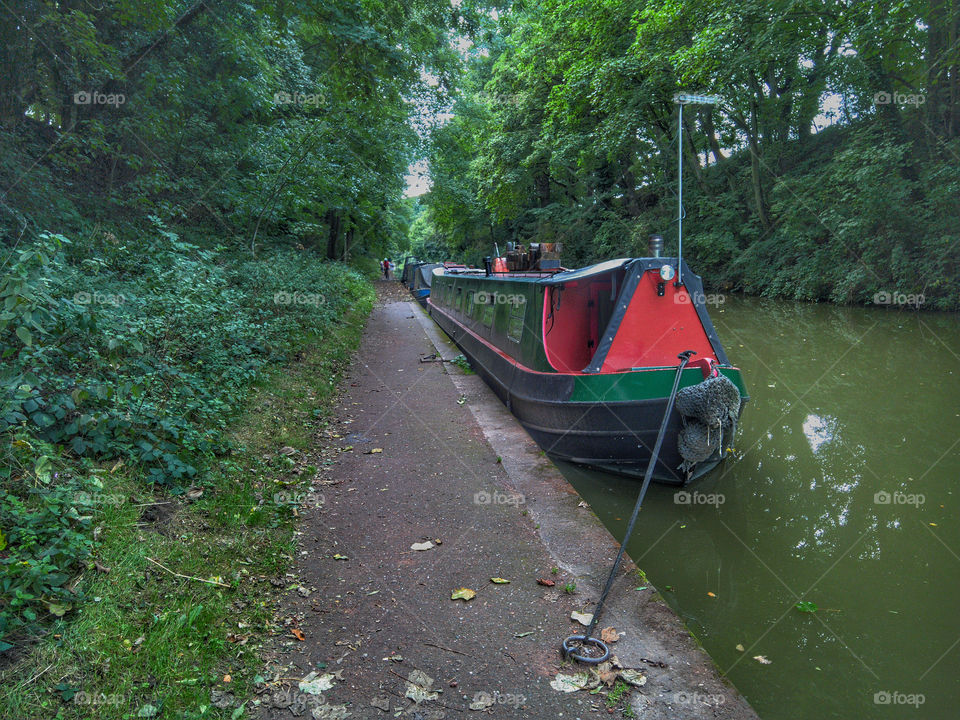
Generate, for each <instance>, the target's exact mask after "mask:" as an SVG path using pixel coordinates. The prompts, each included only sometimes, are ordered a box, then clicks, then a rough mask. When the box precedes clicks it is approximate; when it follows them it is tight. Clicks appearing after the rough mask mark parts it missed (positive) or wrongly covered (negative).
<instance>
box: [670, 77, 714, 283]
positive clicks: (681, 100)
mask: <svg viewBox="0 0 960 720" xmlns="http://www.w3.org/2000/svg"><path fill="white" fill-rule="evenodd" d="M719 100H720V99H719V98H716V97H713V96H712V95H683V94H681V95H674V97H673V101H674V102H675V103H677V104H678V105H679V106H680V114H679V120H678V123H677V124H678V128H677V282H676V283H674V285H676V286H677V287H679V286H680V285H682V284H683V106H684V105H693V104H698V105H714V104H715V103H717V102H719Z"/></svg>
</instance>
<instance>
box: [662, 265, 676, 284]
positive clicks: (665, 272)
mask: <svg viewBox="0 0 960 720" xmlns="http://www.w3.org/2000/svg"><path fill="white" fill-rule="evenodd" d="M673 275H674V273H673V267H672V266H671V265H664V266H663V267H661V268H660V279H661V280H663V281H664V282H670V281H671V280H673Z"/></svg>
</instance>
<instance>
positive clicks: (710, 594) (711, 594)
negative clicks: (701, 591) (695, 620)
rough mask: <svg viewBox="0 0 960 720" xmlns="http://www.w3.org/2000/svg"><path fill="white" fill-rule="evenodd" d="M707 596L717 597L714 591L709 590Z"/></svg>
mask: <svg viewBox="0 0 960 720" xmlns="http://www.w3.org/2000/svg"><path fill="white" fill-rule="evenodd" d="M707 596H708V597H712V598H715V597H716V595H714V594H713V593H712V592H708V593H707Z"/></svg>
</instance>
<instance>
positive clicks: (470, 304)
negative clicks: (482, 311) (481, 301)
mask: <svg viewBox="0 0 960 720" xmlns="http://www.w3.org/2000/svg"><path fill="white" fill-rule="evenodd" d="M476 297H477V291H476V290H472V291H470V292H468V293H467V309H466V310H465V311H464V312H465V314H466V315H467V317H473V305H474V302H475V301H476Z"/></svg>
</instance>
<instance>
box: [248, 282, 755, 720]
mask: <svg viewBox="0 0 960 720" xmlns="http://www.w3.org/2000/svg"><path fill="white" fill-rule="evenodd" d="M378 293H379V296H380V302H379V303H378V306H377V307H376V308H375V309H374V311H373V314H372V316H371V318H370V321H369V324H368V327H367V330H366V334H365V336H364V341H363V344H362V347H361V352H360V355H359V357H358V359H357V361H356V365H355V367H354V370H353V372H352V373H351V374H350V377H349V379H348V380H347V382H346V384H345V389H344V393H343V396H342V398H341V401H340V405H339V413H338V417H337V420H336V422H335V424H334V426H333V430H334V432H335V433H336V434H339V435H340V436H341V437H340V438H334V439H333V442H334V443H337V444H339V446H340V447H347V446H352V450H348V451H345V452H342V453H340V454H339V460H338V464H337V466H336V470H335V472H334V473H333V475H334V477H335V478H336V479H337V480H342V482H340V483H339V484H337V485H334V486H328V487H322V488H317V490H318V491H319V492H320V493H322V496H323V502H322V505H321V506H320V507H318V508H314V509H311V510H308V511H307V514H306V517H305V519H304V522H303V526H302V531H303V534H302V536H301V538H300V555H299V558H298V560H299V563H300V567H299V568H298V572H299V575H298V578H297V580H296V581H295V582H294V583H293V584H295V585H298V586H299V589H298V590H295V591H291V592H290V593H289V594H288V595H289V597H288V599H287V600H286V601H285V606H284V608H283V609H282V613H281V614H282V616H284V617H287V618H289V625H290V628H291V632H290V634H289V635H287V636H286V638H285V639H283V640H278V643H277V648H276V662H275V664H274V665H273V666H272V667H271V668H270V670H269V677H268V678H267V679H268V681H273V682H272V683H270V685H269V688H270V689H269V690H267V691H265V692H264V693H263V694H262V695H260V698H259V699H260V701H261V703H260V707H261V717H263V718H270V719H275V720H280V719H281V718H282V719H287V718H290V717H293V716H296V715H302V716H305V717H311V715H312V716H313V717H316V718H345V717H354V718H387V717H389V716H402V717H411V718H423V719H425V720H426V719H428V718H440V717H449V718H456V717H470V716H480V715H481V714H483V713H486V714H492V715H493V716H495V717H501V718H513V717H516V718H530V717H534V718H586V717H599V716H601V715H602V716H603V717H609V716H610V714H611V713H614V714H615V715H617V716H620V715H621V714H622V713H623V711H624V709H625V708H626V707H627V706H626V704H621V705H619V706H618V707H617V708H616V709H608V707H607V705H606V702H605V701H606V698H605V697H604V695H602V694H590V693H589V692H586V691H577V692H570V693H564V692H560V691H558V690H556V689H554V688H553V687H551V684H550V683H551V681H554V680H555V677H556V675H557V673H558V672H561V673H565V674H566V673H574V672H577V671H578V670H582V668H578V667H573V666H570V665H569V664H567V665H565V666H563V667H561V657H560V654H559V652H558V646H559V643H560V641H561V639H562V638H564V637H566V636H567V635H570V634H571V633H572V632H575V631H576V630H577V629H578V628H579V626H577V625H575V624H573V623H572V622H571V620H570V614H571V612H572V611H574V610H577V611H580V610H587V611H589V606H590V602H591V601H592V600H594V599H595V593H596V590H595V587H596V585H597V584H598V582H597V578H598V574H599V573H601V572H602V565H601V564H599V563H602V562H604V560H600V561H599V563H598V562H595V561H594V560H593V559H591V560H590V563H589V564H588V565H583V566H579V567H580V569H581V570H587V571H589V572H588V575H589V577H586V578H584V577H579V576H578V577H574V574H577V572H576V570H574V572H573V573H571V572H570V571H569V568H571V567H577V564H576V563H575V562H573V563H570V562H561V560H558V559H557V558H555V557H554V555H552V554H551V552H550V550H549V549H548V544H547V543H545V541H544V539H543V538H542V535H548V534H549V533H550V531H551V528H548V527H546V526H545V527H544V529H543V530H541V529H540V528H539V526H538V525H537V520H538V519H539V520H540V521H543V520H544V518H543V515H542V513H543V507H540V508H539V510H538V511H537V512H533V511H532V505H531V503H532V501H533V498H532V497H528V495H529V493H530V492H531V488H533V487H535V486H534V485H526V484H525V485H524V489H520V487H519V485H518V484H517V483H515V481H514V480H513V479H512V478H511V477H510V476H509V475H508V473H507V471H506V470H505V469H504V465H505V464H507V461H506V459H504V461H503V462H501V461H500V458H498V456H497V454H496V452H495V451H494V449H493V448H492V447H491V445H490V444H489V442H488V440H487V438H486V437H485V434H484V431H483V429H481V427H480V425H479V424H478V422H477V420H476V418H475V416H474V413H472V412H471V408H470V407H469V404H468V403H467V402H465V401H464V400H465V398H464V396H463V394H462V393H463V391H462V389H460V388H458V387H457V385H456V384H455V383H454V382H453V379H452V376H451V373H460V371H459V370H458V369H455V368H453V367H451V366H450V365H448V364H444V363H440V362H426V363H424V362H421V361H420V359H421V358H422V357H425V356H430V355H433V354H434V353H436V352H437V349H436V347H435V346H434V344H433V343H432V342H431V341H430V339H429V338H428V336H427V334H426V333H425V329H424V326H423V325H422V324H421V320H420V318H419V317H418V313H419V312H420V311H419V308H416V307H415V306H414V305H413V304H412V303H411V302H410V300H409V296H408V295H406V294H405V293H403V292H402V290H401V289H400V286H399V283H379V284H378ZM461 379H462V380H465V381H467V382H468V383H479V382H480V381H479V380H478V379H477V378H476V377H475V376H473V377H469V378H467V377H464V378H461ZM481 385H482V383H481ZM462 387H463V386H462V385H461V388H462ZM470 387H471V388H473V389H472V390H471V394H473V393H474V392H475V393H476V394H477V395H482V394H483V389H482V387H479V386H477V385H475V384H474V385H470ZM486 400H487V401H489V398H486ZM504 424H505V425H508V424H509V421H504ZM514 432H515V430H514ZM521 432H522V431H521ZM528 482H529V483H536V482H539V481H538V479H537V478H536V477H527V478H525V483H528ZM552 482H555V481H552ZM555 490H556V488H551V487H548V486H547V485H544V489H543V492H542V493H539V494H541V495H543V497H544V499H545V500H546V501H547V502H549V498H548V496H549V495H551V493H554V494H555ZM533 492H534V493H538V492H539V491H538V490H536V489H534V490H533ZM559 497H560V501H561V502H568V501H569V502H572V503H573V504H574V505H573V506H574V508H575V505H576V499H575V496H572V495H571V494H570V492H569V490H568V489H566V488H564V489H563V490H562V492H561V495H560V496H559ZM580 512H584V511H582V510H581V511H580ZM560 514H562V513H560ZM590 517H591V518H592V517H593V516H592V514H591V515H590ZM598 526H599V524H598V523H597V522H596V519H595V518H593V521H592V524H591V523H590V522H587V523H586V524H585V525H584V534H585V537H588V538H589V537H590V536H591V533H594V534H596V533H600V532H605V531H602V529H601V530H598ZM565 535H569V533H565ZM604 539H605V543H601V545H602V547H601V548H600V549H599V551H598V552H599V557H600V558H608V557H609V556H610V555H611V552H610V548H611V547H613V545H612V542H611V541H610V539H609V536H605V538H604ZM427 541H429V542H431V543H432V544H433V547H432V548H430V549H428V550H424V551H417V550H412V549H411V545H413V544H414V543H422V542H427ZM567 541H568V542H569V538H567ZM607 561H608V560H607ZM555 567H556V568H557V570H556V571H554V568H555ZM560 568H567V569H566V570H564V569H560ZM491 578H505V579H508V580H509V581H510V582H509V584H495V583H493V582H491ZM538 578H543V579H546V580H549V581H552V582H555V583H556V585H555V586H554V587H546V586H544V585H541V584H538V582H537V580H538ZM574 581H577V582H579V583H585V585H586V587H582V588H578V589H577V590H576V591H574V592H571V593H567V592H563V591H562V588H563V586H564V585H565V584H566V583H567V582H574ZM462 587H465V588H469V589H471V590H473V591H475V592H476V597H475V598H474V599H472V600H470V601H469V602H464V601H463V600H456V601H454V600H451V597H450V596H451V593H452V592H453V591H454V590H456V589H458V588H462ZM651 592H652V591H651ZM308 593H309V594H308ZM641 594H643V595H649V593H635V595H641ZM629 600H630V602H633V601H634V598H629ZM646 605H650V606H652V607H651V608H649V609H648V610H645V611H644V612H646V613H647V614H648V615H649V616H650V618H653V620H654V624H652V625H650V627H652V630H647V631H646V632H648V633H649V632H656V633H661V634H664V633H665V634H666V636H667V637H669V638H671V639H670V641H669V643H668V644H672V646H679V649H677V647H671V648H670V652H666V651H665V654H664V659H666V660H667V661H668V662H666V663H665V665H666V666H667V667H666V668H659V667H653V666H651V665H650V664H649V663H646V664H645V663H642V662H639V659H640V655H639V652H638V649H639V650H642V648H638V647H637V646H636V645H634V648H633V652H631V651H630V647H629V646H628V644H626V643H625V642H624V641H621V642H620V643H617V645H615V646H614V650H615V652H618V654H620V655H621V658H624V657H627V656H631V657H632V659H633V660H634V661H635V664H633V667H638V668H640V669H642V671H643V672H644V673H645V674H646V675H647V676H648V680H649V682H648V683H647V684H646V685H645V686H643V687H639V688H633V691H632V696H633V697H632V702H633V704H634V706H635V707H636V708H637V710H640V711H642V716H643V717H664V718H665V717H677V716H683V717H729V718H741V717H743V718H749V717H755V716H754V715H753V713H752V711H750V709H749V708H748V707H747V706H746V704H745V703H744V702H743V700H742V699H741V698H740V697H739V696H738V695H737V694H736V693H735V691H732V690H731V689H730V688H728V687H726V686H724V685H723V684H722V683H721V682H720V681H719V680H718V678H717V676H716V674H715V672H714V671H713V669H712V666H710V665H709V661H708V660H707V659H706V658H705V656H704V655H703V654H702V652H700V651H699V650H697V648H696V647H695V645H694V644H693V642H692V641H691V639H690V638H689V637H688V636H686V634H685V633H683V631H682V626H679V623H678V622H677V621H676V619H675V617H672V613H671V612H670V611H669V610H668V609H666V608H665V607H664V606H663V605H662V604H661V603H659V602H658V601H653V600H652V599H650V600H649V601H648V602H646ZM618 611H619V612H620V613H621V614H623V612H624V610H623V609H622V608H621V609H617V610H614V611H613V612H612V614H611V617H613V618H616V617H617V614H616V613H617V612H618ZM635 612H636V609H635V608H628V609H627V610H626V613H627V614H628V615H629V614H631V613H635ZM671 617H672V619H671ZM631 622H635V621H634V620H632V619H630V618H628V617H627V616H624V618H623V620H622V623H621V624H618V625H617V626H618V628H621V629H622V626H623V625H629V624H630V623H631ZM670 623H673V624H672V625H671V624H670ZM603 624H606V623H603ZM658 625H659V627H658ZM678 628H679V630H678ZM293 629H296V631H297V632H296V633H294V632H292V630H293ZM580 629H582V628H580ZM631 630H632V628H631ZM298 633H302V636H303V640H302V641H301V640H298V639H296V638H295V636H296V635H297V634H298ZM638 633H639V631H638ZM681 636H682V637H681ZM640 640H641V638H639V637H637V638H635V641H634V642H635V643H636V642H639V641H640ZM658 643H662V638H660V640H659V641H658ZM621 645H622V646H623V650H624V652H623V653H620V652H619V651H620V649H621ZM687 646H689V647H687ZM646 647H647V649H648V652H649V651H650V648H651V646H650V644H647V645H646ZM655 649H661V650H662V649H663V648H659V647H657V648H655ZM674 651H675V652H674ZM667 655H669V657H667ZM649 658H651V659H655V660H657V661H662V659H661V658H660V657H656V656H653V655H650V656H649ZM691 659H692V661H691ZM678 661H679V665H678V664H677V663H678ZM624 664H625V665H629V663H627V661H626V660H624ZM672 668H676V669H672ZM311 673H316V674H315V675H314V676H312V677H311ZM331 674H332V677H331ZM303 678H307V680H306V684H303ZM298 679H299V680H300V682H298ZM330 683H332V687H329V688H328V689H325V690H322V694H321V695H318V694H316V692H321V689H322V688H325V687H326V686H327V685H329V684H330ZM678 683H679V684H678ZM678 688H679V690H678ZM604 691H606V688H604ZM697 692H699V693H701V694H702V696H703V698H705V700H703V701H701V700H700V699H698V700H691V699H690V697H691V696H692V695H694V694H695V693H697ZM678 693H679V694H678ZM684 693H686V694H684ZM471 704H472V705H473V708H474V709H470V706H471ZM478 705H479V706H483V705H489V707H487V708H486V709H483V708H482V707H479V708H478Z"/></svg>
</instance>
